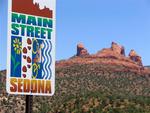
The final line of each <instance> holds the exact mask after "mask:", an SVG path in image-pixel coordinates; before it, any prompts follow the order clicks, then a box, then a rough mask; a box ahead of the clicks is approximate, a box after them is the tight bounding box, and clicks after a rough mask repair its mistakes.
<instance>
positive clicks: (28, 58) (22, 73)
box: [6, 0, 56, 96]
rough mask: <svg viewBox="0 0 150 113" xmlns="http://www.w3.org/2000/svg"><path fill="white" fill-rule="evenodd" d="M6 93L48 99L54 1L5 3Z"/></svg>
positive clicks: (52, 76) (52, 75)
mask: <svg viewBox="0 0 150 113" xmlns="http://www.w3.org/2000/svg"><path fill="white" fill-rule="evenodd" d="M8 4H9V5H8V54H7V56H8V58H7V83H6V85H7V92H8V93H9V94H23V95H43V96H52V95H53V94H54V90H55V30H56V29H55V27H56V26H55V23H56V17H55V0H9V3H8Z"/></svg>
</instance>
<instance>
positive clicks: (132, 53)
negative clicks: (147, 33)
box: [129, 50, 143, 66]
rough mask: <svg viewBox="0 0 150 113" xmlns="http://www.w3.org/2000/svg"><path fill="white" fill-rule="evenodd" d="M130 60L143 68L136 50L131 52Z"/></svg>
mask: <svg viewBox="0 0 150 113" xmlns="http://www.w3.org/2000/svg"><path fill="white" fill-rule="evenodd" d="M129 58H130V59H131V60H133V61H134V62H136V63H137V64H138V65H140V66H143V64H142V58H141V57H140V56H139V55H138V54H137V53H136V52H135V51H134V50H131V51H130V53H129Z"/></svg>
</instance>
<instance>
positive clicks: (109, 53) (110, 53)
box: [96, 42, 125, 59]
mask: <svg viewBox="0 0 150 113" xmlns="http://www.w3.org/2000/svg"><path fill="white" fill-rule="evenodd" d="M96 55H97V56H98V57H107V58H115V59H116V58H120V57H123V56H125V50H124V47H123V46H121V45H119V44H117V43H115V42H112V44H111V48H104V49H102V50H101V51H99V52H98V53H97V54H96Z"/></svg>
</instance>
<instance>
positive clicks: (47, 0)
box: [33, 0, 55, 9]
mask: <svg viewBox="0 0 150 113" xmlns="http://www.w3.org/2000/svg"><path fill="white" fill-rule="evenodd" d="M33 2H34V3H39V5H40V9H44V7H45V6H46V7H47V8H49V9H53V8H54V7H55V6H54V3H55V0H33Z"/></svg>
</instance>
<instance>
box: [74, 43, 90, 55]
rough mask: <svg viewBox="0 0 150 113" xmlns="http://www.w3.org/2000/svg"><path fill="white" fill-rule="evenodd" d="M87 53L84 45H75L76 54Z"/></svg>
mask: <svg viewBox="0 0 150 113" xmlns="http://www.w3.org/2000/svg"><path fill="white" fill-rule="evenodd" d="M86 55H89V53H88V51H87V49H85V48H84V45H83V44H81V43H79V44H78V45H77V56H86Z"/></svg>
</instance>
